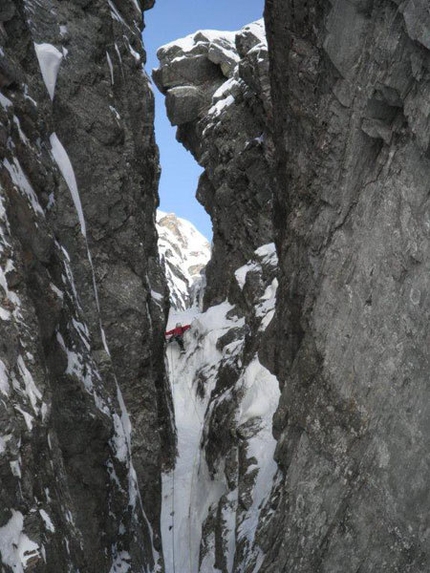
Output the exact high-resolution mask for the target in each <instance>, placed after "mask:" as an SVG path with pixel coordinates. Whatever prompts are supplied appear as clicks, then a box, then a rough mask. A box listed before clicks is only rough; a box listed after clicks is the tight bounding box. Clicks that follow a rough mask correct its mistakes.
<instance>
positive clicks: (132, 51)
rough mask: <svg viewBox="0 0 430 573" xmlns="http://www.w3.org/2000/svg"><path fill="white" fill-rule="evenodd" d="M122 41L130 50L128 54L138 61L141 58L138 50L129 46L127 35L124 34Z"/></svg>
mask: <svg viewBox="0 0 430 573" xmlns="http://www.w3.org/2000/svg"><path fill="white" fill-rule="evenodd" d="M135 1H137V0H135ZM124 42H126V44H127V47H128V51H129V52H130V54H131V55H132V56H133V58H134V59H135V61H136V62H137V63H139V62H140V60H141V57H140V54H139V52H136V50H133V48H132V47H131V44H130V42H129V40H128V38H127V36H124Z"/></svg>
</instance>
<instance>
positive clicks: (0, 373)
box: [0, 0, 174, 573]
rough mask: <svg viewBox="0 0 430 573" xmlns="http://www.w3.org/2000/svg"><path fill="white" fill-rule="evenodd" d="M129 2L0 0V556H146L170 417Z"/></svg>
mask: <svg viewBox="0 0 430 573" xmlns="http://www.w3.org/2000/svg"><path fill="white" fill-rule="evenodd" d="M147 4H149V3H147ZM141 19H142V18H141V10H140V9H139V8H138V2H126V1H119V0H118V1H116V2H113V1H112V2H104V1H103V2H102V1H97V0H96V1H92V2H88V1H85V0H84V1H80V2H60V1H55V0H46V1H45V0H42V1H33V0H26V1H21V0H14V1H12V0H5V1H3V2H2V5H1V7H0V40H1V49H0V89H1V93H0V119H1V128H0V160H1V170H0V191H1V197H0V198H1V209H0V215H1V238H0V241H1V287H2V298H1V311H0V313H1V314H0V319H1V320H0V329H1V340H2V345H1V355H0V360H1V361H0V394H1V397H2V400H1V401H0V552H1V560H2V567H3V568H5V570H9V568H10V570H12V569H13V570H14V571H28V570H30V569H32V570H37V571H52V572H56V573H58V572H59V571H78V570H79V571H81V572H83V571H88V572H90V571H94V572H97V573H100V572H103V571H106V572H108V571H115V570H124V568H126V567H127V568H130V567H132V568H133V570H136V571H137V570H139V571H152V570H153V568H154V567H155V566H156V563H157V562H159V563H161V556H160V555H159V554H158V550H159V549H160V541H159V511H160V467H161V466H162V465H169V463H171V457H172V453H173V449H174V434H173V432H172V428H171V419H170V412H171V406H170V403H169V391H168V390H167V385H166V380H165V373H164V359H163V338H164V337H163V330H164V321H165V318H164V314H165V309H166V305H167V298H166V292H165V284H164V277H163V276H162V271H161V268H160V267H159V263H158V255H157V245H156V232H155V207H156V204H157V201H158V199H157V192H156V186H157V180H158V171H159V167H158V152H157V148H156V146H155V143H154V135H153V127H152V126H153V101H152V95H151V92H150V89H149V87H148V80H147V78H146V77H145V76H144V74H143V73H142V69H141V66H142V63H143V61H144V52H143V49H142V46H141V39H140V30H141V27H142V26H141ZM42 76H43V77H42ZM151 292H152V293H153V296H152V295H151ZM126 408H127V409H128V412H129V414H130V418H131V423H132V427H133V431H132V432H131V429H130V420H129V417H128V414H127V411H126ZM131 442H132V443H133V447H132V448H131ZM132 450H133V451H132ZM138 483H139V485H138ZM27 550H28V553H26V551H27ZM33 568H34V569H33Z"/></svg>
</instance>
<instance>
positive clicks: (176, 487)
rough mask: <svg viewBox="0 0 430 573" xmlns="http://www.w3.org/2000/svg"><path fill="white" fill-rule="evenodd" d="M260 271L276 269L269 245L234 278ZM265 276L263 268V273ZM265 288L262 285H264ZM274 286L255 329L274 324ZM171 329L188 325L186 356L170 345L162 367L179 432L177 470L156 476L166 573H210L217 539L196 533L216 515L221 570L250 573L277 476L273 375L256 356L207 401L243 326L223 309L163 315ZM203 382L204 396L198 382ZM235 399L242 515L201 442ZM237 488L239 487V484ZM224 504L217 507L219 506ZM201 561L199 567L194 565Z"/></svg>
mask: <svg viewBox="0 0 430 573" xmlns="http://www.w3.org/2000/svg"><path fill="white" fill-rule="evenodd" d="M266 265H268V266H269V267H271V269H270V272H271V275H269V276H273V267H275V268H276V265H277V256H276V250H275V246H274V244H273V243H270V244H268V245H263V246H262V247H260V248H259V249H257V250H256V251H255V253H254V257H253V260H251V261H248V263H247V264H246V265H244V266H243V267H241V268H240V269H238V270H237V271H236V278H237V280H238V283H239V284H240V285H241V287H242V288H243V286H244V284H245V282H246V275H247V273H248V272H249V271H250V269H255V270H257V271H258V272H260V273H262V276H263V275H264V272H265V269H266ZM266 270H269V269H266ZM265 280H266V281H267V279H265ZM276 290H277V279H276V278H274V279H273V280H271V281H270V282H268V284H267V282H266V289H265V291H264V293H263V294H262V296H260V298H259V299H258V300H257V301H256V303H255V315H256V316H257V317H258V318H260V319H261V323H260V329H262V328H266V326H267V324H268V323H269V322H270V320H271V319H272V317H273V313H274V306H275V301H276ZM177 322H181V323H182V324H191V328H190V330H188V331H187V332H186V333H185V335H184V343H185V348H186V353H185V354H180V353H179V349H178V348H177V346H176V345H175V344H173V343H172V344H169V345H168V346H167V351H166V354H167V366H168V372H169V377H170V382H171V387H172V396H173V403H174V411H175V421H176V428H177V440H178V442H177V446H178V457H177V460H176V466H175V469H174V470H173V471H171V472H169V473H166V474H164V475H163V477H162V496H163V502H162V515H161V530H162V540H163V548H164V556H165V564H166V573H174V572H175V571H181V572H187V573H197V572H198V573H214V572H215V571H218V569H217V568H216V567H215V539H214V536H213V533H210V534H209V535H206V536H205V537H204V546H202V545H201V542H202V541H203V537H202V536H203V533H202V526H203V524H204V522H205V520H206V519H207V518H208V516H209V515H214V513H216V515H217V517H216V519H217V520H218V527H219V528H220V529H219V532H220V535H221V537H222V551H223V553H224V556H225V558H226V571H228V572H229V573H233V571H236V570H237V571H239V570H245V568H246V567H247V566H248V565H249V564H250V563H252V564H253V566H254V565H255V566H254V569H253V570H254V573H257V572H258V570H259V569H260V567H261V564H262V561H263V557H264V554H263V552H262V551H261V549H260V548H259V546H258V544H257V542H256V540H255V534H256V531H257V526H258V524H259V521H260V513H261V511H262V510H263V508H264V507H265V506H266V504H267V502H268V500H269V497H270V493H271V491H272V487H273V483H274V479H275V477H276V475H277V465H276V463H275V461H274V459H273V458H274V452H275V447H276V441H275V440H274V438H273V436H272V419H273V415H274V413H275V411H276V408H277V406H278V403H279V397H280V390H279V384H278V381H277V379H276V377H275V376H273V375H272V374H271V373H270V372H269V371H268V370H267V369H266V368H265V367H264V366H263V365H262V364H261V363H260V361H259V358H258V353H257V354H255V355H254V357H253V358H252V359H251V360H250V362H249V363H248V365H247V367H246V368H245V369H244V370H243V371H242V373H241V375H240V377H239V379H238V380H237V382H236V384H235V386H234V389H233V388H229V389H226V390H224V391H222V392H221V393H220V394H218V395H216V396H215V395H213V390H214V388H215V384H216V382H217V376H218V372H219V370H220V368H222V367H224V366H225V365H226V364H229V363H231V364H240V363H241V361H242V359H243V358H242V355H243V349H244V342H245V341H244V336H245V332H246V328H244V326H245V319H244V318H242V317H240V316H237V315H236V313H235V308H234V307H233V306H232V305H231V304H230V303H229V302H228V301H224V302H223V303H221V304H218V305H216V306H213V307H211V308H209V309H208V310H207V311H206V312H204V313H200V312H199V311H198V309H197V308H195V307H194V308H190V309H187V310H186V311H184V312H181V311H173V312H171V313H170V315H169V320H168V324H167V329H171V328H172V327H173V326H174V325H175V324H176V323H177ZM232 329H235V330H236V335H235V337H234V339H233V341H232V342H231V343H230V344H228V345H226V346H224V347H222V346H219V347H217V343H218V341H219V339H220V337H222V336H223V335H224V334H226V333H227V332H229V331H231V330H232ZM201 379H203V380H204V386H203V394H202V387H201V385H200V387H199V389H200V391H198V386H199V384H198V383H199V380H201ZM231 400H234V402H233V404H234V405H235V410H234V414H233V418H232V419H235V427H234V430H235V432H237V435H238V436H240V440H241V442H242V443H243V444H246V445H245V446H244V448H246V449H244V450H243V451H244V455H246V458H247V460H248V461H247V462H245V461H244V462H243V463H244V466H245V467H246V466H248V467H249V469H248V472H249V476H248V477H247V478H245V479H246V480H247V483H248V486H247V487H250V491H249V494H250V496H251V500H252V503H251V505H250V507H249V508H248V509H246V508H244V507H243V506H242V505H241V504H240V503H239V492H238V489H237V488H235V489H231V487H229V486H228V484H227V481H226V477H225V467H224V460H220V461H219V462H218V464H217V466H216V467H215V475H210V474H209V470H208V466H207V462H206V458H205V449H204V448H203V446H202V445H203V444H205V443H206V440H207V429H208V426H207V424H208V421H209V420H210V417H211V414H212V412H213V410H214V409H215V408H217V407H219V405H220V404H222V403H223V402H224V401H231ZM242 486H243V482H242ZM221 500H222V503H220V502H221ZM237 542H241V547H243V546H244V544H245V546H246V547H248V551H247V554H246V556H245V560H246V563H245V562H240V563H238V562H237V561H236V557H237V556H236V544H237ZM200 558H201V559H202V563H201V566H200V567H199V559H200Z"/></svg>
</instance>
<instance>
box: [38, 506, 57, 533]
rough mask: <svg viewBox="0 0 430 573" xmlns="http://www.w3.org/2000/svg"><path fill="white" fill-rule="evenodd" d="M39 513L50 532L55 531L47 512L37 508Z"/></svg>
mask: <svg viewBox="0 0 430 573" xmlns="http://www.w3.org/2000/svg"><path fill="white" fill-rule="evenodd" d="M39 513H40V516H41V518H42V519H43V522H44V524H45V527H46V529H47V530H48V531H50V532H51V533H55V527H54V524H53V523H52V519H51V518H50V517H49V515H48V514H47V512H46V511H45V510H44V509H39Z"/></svg>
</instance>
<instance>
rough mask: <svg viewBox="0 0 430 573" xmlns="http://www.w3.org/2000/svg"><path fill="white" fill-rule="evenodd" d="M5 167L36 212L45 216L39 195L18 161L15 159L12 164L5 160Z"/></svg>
mask: <svg viewBox="0 0 430 573" xmlns="http://www.w3.org/2000/svg"><path fill="white" fill-rule="evenodd" d="M3 165H4V166H5V167H6V169H7V170H8V172H9V175H10V177H11V179H12V182H13V184H14V185H16V186H17V187H18V189H19V190H20V191H22V192H23V193H24V194H25V195H27V197H28V199H29V201H30V203H31V206H32V207H33V210H34V212H35V213H39V214H40V215H43V216H45V214H44V212H43V209H42V207H41V206H40V203H39V200H38V198H37V195H36V193H35V191H34V189H33V187H32V186H31V184H30V182H29V181H28V179H27V177H26V175H25V173H24V171H23V169H22V167H21V165H20V163H19V161H18V159H17V158H16V157H14V158H13V159H12V163H10V161H9V160H8V159H4V160H3Z"/></svg>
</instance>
